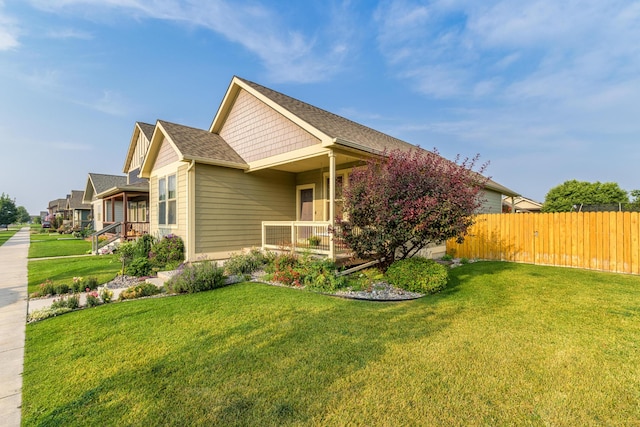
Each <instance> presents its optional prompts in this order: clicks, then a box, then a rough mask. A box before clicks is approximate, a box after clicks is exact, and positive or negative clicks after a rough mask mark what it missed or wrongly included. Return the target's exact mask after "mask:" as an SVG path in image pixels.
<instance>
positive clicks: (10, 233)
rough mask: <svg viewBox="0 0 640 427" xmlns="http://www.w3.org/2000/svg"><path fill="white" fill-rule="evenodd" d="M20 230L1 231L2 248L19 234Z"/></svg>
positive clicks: (0, 241) (0, 242) (0, 243)
mask: <svg viewBox="0 0 640 427" xmlns="http://www.w3.org/2000/svg"><path fill="white" fill-rule="evenodd" d="M18 230H19V229H18V228H9V230H5V229H2V230H0V246H2V245H4V243H5V242H6V241H7V240H9V239H10V238H12V237H13V235H14V234H16V233H17V232H18Z"/></svg>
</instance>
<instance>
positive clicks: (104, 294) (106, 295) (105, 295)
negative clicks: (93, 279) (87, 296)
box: [100, 288, 113, 304]
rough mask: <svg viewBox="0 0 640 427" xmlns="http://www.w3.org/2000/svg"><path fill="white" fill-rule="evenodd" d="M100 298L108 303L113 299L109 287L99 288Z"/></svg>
mask: <svg viewBox="0 0 640 427" xmlns="http://www.w3.org/2000/svg"><path fill="white" fill-rule="evenodd" d="M100 299H102V302H103V303H105V304H109V303H110V302H111V300H113V291H112V290H111V289H109V288H102V289H101V290H100Z"/></svg>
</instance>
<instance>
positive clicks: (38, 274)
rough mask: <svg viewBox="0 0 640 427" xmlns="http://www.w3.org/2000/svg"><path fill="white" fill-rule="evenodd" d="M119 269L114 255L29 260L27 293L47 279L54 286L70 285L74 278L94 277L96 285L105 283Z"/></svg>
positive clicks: (118, 262)
mask: <svg viewBox="0 0 640 427" xmlns="http://www.w3.org/2000/svg"><path fill="white" fill-rule="evenodd" d="M121 267H122V264H121V263H120V261H119V259H118V257H117V256H116V255H100V256H92V257H76V258H63V259H44V260H31V261H29V264H28V270H29V279H28V280H29V285H28V292H29V294H31V293H33V292H35V291H36V290H37V288H38V285H39V284H40V283H42V282H44V281H45V280H47V279H51V280H52V281H53V283H54V284H59V283H66V284H68V285H70V284H71V283H72V281H73V278H74V277H84V278H87V277H96V278H97V279H98V283H105V282H108V281H109V280H112V279H113V278H114V277H115V276H116V274H117V273H118V272H119V271H120V269H121Z"/></svg>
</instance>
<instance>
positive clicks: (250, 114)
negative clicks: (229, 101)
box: [220, 89, 321, 163]
mask: <svg viewBox="0 0 640 427" xmlns="http://www.w3.org/2000/svg"><path fill="white" fill-rule="evenodd" d="M220 136H221V137H222V138H223V139H224V140H225V141H226V142H227V143H228V144H229V145H230V146H231V147H232V148H233V149H234V150H235V151H236V152H237V153H238V154H239V155H240V156H241V157H242V158H243V159H244V160H245V161H246V162H247V163H249V162H253V161H256V160H261V159H264V158H267V157H272V156H275V155H278V154H284V153H288V152H290V151H294V150H298V149H301V148H306V147H310V146H312V145H317V144H320V142H321V141H320V139H318V138H316V137H315V136H313V135H311V134H310V133H309V132H307V131H305V130H304V129H302V128H301V127H300V126H298V125H296V124H295V123H293V122H292V121H291V120H289V119H288V118H286V117H284V116H283V115H282V114H280V113H279V112H277V111H276V110H274V109H273V108H271V107H270V106H268V105H266V104H265V103H264V102H262V101H260V100H259V99H257V98H256V97H255V96H253V95H252V94H250V93H248V92H247V91H246V90H244V89H241V90H240V91H239V93H238V95H237V97H236V99H235V101H234V104H233V107H232V108H231V110H230V112H229V114H228V116H227V118H226V120H225V122H224V124H223V126H222V129H221V130H220Z"/></svg>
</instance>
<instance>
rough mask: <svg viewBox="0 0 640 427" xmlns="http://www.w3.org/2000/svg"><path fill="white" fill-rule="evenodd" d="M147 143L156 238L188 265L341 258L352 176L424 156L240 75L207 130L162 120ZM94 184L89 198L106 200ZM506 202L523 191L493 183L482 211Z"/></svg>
mask: <svg viewBox="0 0 640 427" xmlns="http://www.w3.org/2000/svg"><path fill="white" fill-rule="evenodd" d="M135 132H137V130H136V131H134V137H133V138H132V140H131V144H132V145H131V146H130V149H129V153H131V152H132V151H135V147H134V145H135V144H139V142H138V141H137V139H136V137H135V136H136V133H135ZM149 141H150V144H149V148H148V151H147V152H146V154H145V155H144V158H143V161H142V164H141V168H140V177H143V178H146V179H149V221H150V232H151V233H153V234H158V235H167V234H170V233H171V234H176V235H179V236H181V237H182V238H183V239H184V241H185V246H186V257H187V259H188V260H197V259H202V258H204V257H207V258H209V259H220V258H226V257H228V256H229V254H230V253H232V252H235V251H239V250H241V249H243V248H249V247H265V248H282V247H292V248H294V249H305V250H309V251H310V252H314V253H319V254H324V255H327V256H329V257H330V258H332V259H335V258H336V257H337V256H339V254H340V253H341V252H343V251H345V250H346V248H344V247H343V246H341V244H340V242H337V241H334V239H333V238H332V234H331V233H330V229H331V227H332V226H334V221H335V218H336V216H338V215H341V213H342V204H343V200H342V188H343V187H344V186H347V185H349V174H350V171H351V169H352V168H353V167H354V166H357V165H359V164H362V161H363V160H365V159H367V158H369V157H371V156H377V155H380V154H382V153H383V152H384V151H385V150H394V149H399V150H415V149H417V147H416V146H414V145H411V144H409V143H407V142H404V141H401V140H399V139H397V138H393V137H391V136H389V135H386V134H384V133H381V132H378V131H376V130H374V129H371V128H368V127H366V126H363V125H360V124H358V123H355V122H353V121H350V120H348V119H346V118H344V117H340V116H338V115H335V114H333V113H330V112H328V111H325V110H322V109H320V108H317V107H314V106H312V105H310V104H307V103H304V102H302V101H299V100H297V99H294V98H291V97H289V96H287V95H284V94H282V93H279V92H276V91H274V90H271V89H269V88H266V87H264V86H261V85H259V84H256V83H253V82H250V81H248V80H245V79H241V78H239V77H234V78H233V79H232V81H231V83H230V85H229V87H228V89H227V92H226V94H225V96H224V98H223V100H222V103H221V105H220V107H219V109H218V111H217V112H216V114H215V117H214V119H213V123H212V124H211V126H210V128H209V129H208V130H204V129H196V128H192V127H187V126H182V125H179V124H175V123H169V122H166V121H161V120H159V121H158V122H157V123H156V125H155V127H154V130H153V133H152V135H151V137H150V140H149ZM142 151H144V150H142ZM129 157H130V154H129V155H128V158H129ZM134 157H135V156H134ZM90 181H92V180H91V175H90ZM87 185H88V187H87V191H86V192H85V200H86V199H87V197H88V195H91V196H92V197H94V196H93V195H97V194H104V193H100V192H99V190H98V189H96V188H93V189H89V183H88V184H87ZM503 195H506V196H517V193H515V192H513V191H512V190H509V189H508V188H506V187H504V186H502V185H500V184H498V183H496V182H494V181H489V182H488V183H487V184H486V188H485V193H484V196H485V199H486V204H485V206H484V207H483V212H500V211H501V209H502V196H503ZM94 210H95V205H94ZM312 236H315V238H314V239H313V240H312V239H310V237H312ZM318 242H319V243H318Z"/></svg>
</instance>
